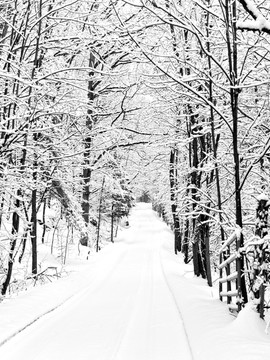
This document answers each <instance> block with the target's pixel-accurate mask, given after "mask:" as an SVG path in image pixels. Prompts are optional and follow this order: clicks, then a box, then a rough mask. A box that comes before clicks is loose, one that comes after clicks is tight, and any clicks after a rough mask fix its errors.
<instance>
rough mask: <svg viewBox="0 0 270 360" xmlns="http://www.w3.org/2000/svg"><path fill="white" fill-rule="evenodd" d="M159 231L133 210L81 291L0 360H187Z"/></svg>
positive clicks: (143, 212)
mask: <svg viewBox="0 0 270 360" xmlns="http://www.w3.org/2000/svg"><path fill="white" fill-rule="evenodd" d="M162 230H163V231H164V224H163V223H161V222H160V221H158V220H157V218H156V216H155V215H154V214H153V212H152V211H151V210H150V211H149V209H148V208H147V207H146V208H144V207H140V208H139V209H137V211H135V214H134V215H133V217H132V223H131V228H130V230H127V231H125V236H124V237H123V238H122V240H121V239H120V241H119V243H118V244H117V251H114V252H111V251H106V249H105V250H103V252H104V254H103V256H100V258H99V264H98V265H97V267H96V269H95V271H96V273H95V277H94V278H93V281H92V282H91V283H89V284H86V287H85V290H84V291H83V292H79V293H78V294H77V296H75V297H73V298H72V299H70V300H69V301H67V302H66V303H65V304H64V305H62V306H60V307H59V308H58V309H56V310H55V311H53V312H51V313H49V314H47V315H45V316H43V317H42V318H41V319H39V320H38V321H37V322H35V323H34V324H32V325H31V326H29V327H28V328H26V329H25V330H24V331H22V332H21V333H20V334H18V335H17V336H15V337H14V338H13V339H12V340H10V341H8V342H7V343H6V344H5V345H4V346H3V347H2V349H1V352H0V354H1V359H16V360H17V359H27V360H34V359H35V360H36V359H39V360H41V359H42V360H43V359H44V360H54V359H55V360H59V359H65V360H66V359H72V360H74V359H76V360H79V359H93V360H95V359H96V360H120V359H121V360H133V359H134V360H135V359H136V360H150V359H153V360H154V359H156V360H157V359H162V360H164V359H166V360H174V359H175V360H176V359H177V360H179V359H185V360H189V359H192V353H191V350H190V344H189V341H188V337H187V335H186V331H185V327H184V324H183V320H182V318H181V314H180V313H179V309H178V308H177V306H176V304H175V302H174V299H173V296H172V294H171V292H170V290H169V287H168V285H167V283H166V279H165V277H164V273H163V268H162V263H161V259H160V248H161V243H162V240H163V235H164V234H163V232H162ZM2 352H4V353H3V354H2Z"/></svg>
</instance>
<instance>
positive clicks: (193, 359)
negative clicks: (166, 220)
mask: <svg viewBox="0 0 270 360" xmlns="http://www.w3.org/2000/svg"><path fill="white" fill-rule="evenodd" d="M160 252H161V248H159V262H160V267H161V272H162V275H163V278H164V281H165V283H166V285H167V288H168V290H169V293H170V294H171V297H172V299H173V302H174V304H175V307H176V309H177V312H178V314H179V316H180V320H181V323H182V326H183V330H184V333H185V335H186V340H187V344H188V348H189V351H190V354H191V358H192V360H195V357H194V353H193V350H192V346H191V343H190V340H189V335H188V332H187V329H186V326H185V321H184V317H183V314H182V311H181V309H180V307H179V305H178V302H177V299H176V297H175V295H174V293H173V291H172V289H171V287H170V284H169V282H168V280H167V277H166V274H165V270H164V265H163V262H162V259H161V254H160Z"/></svg>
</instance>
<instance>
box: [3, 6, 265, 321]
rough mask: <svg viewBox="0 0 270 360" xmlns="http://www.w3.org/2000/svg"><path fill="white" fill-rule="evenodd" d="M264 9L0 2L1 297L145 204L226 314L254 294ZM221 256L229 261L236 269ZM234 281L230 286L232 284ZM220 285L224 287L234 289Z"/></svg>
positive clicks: (260, 248) (261, 306)
mask: <svg viewBox="0 0 270 360" xmlns="http://www.w3.org/2000/svg"><path fill="white" fill-rule="evenodd" d="M269 10H270V2H269V0H265V1H258V0H256V1H252V0H238V1H237V0H192V1H187V0H133V1H131V0H130V1H125V0H102V1H101V0H23V1H18V0H4V1H3V0H2V1H0V17H1V23H0V91H1V97H0V109H1V110H0V142H1V147H0V284H1V285H0V286H1V298H4V297H5V296H6V294H8V293H10V292H12V291H13V289H20V288H24V287H25V286H27V284H28V283H30V282H33V279H34V281H36V280H37V279H38V277H39V275H40V274H41V273H43V271H45V270H46V269H45V270H44V268H42V266H41V258H40V257H39V256H40V254H42V252H44V249H46V251H48V252H49V253H51V254H52V255H54V256H55V257H57V258H58V260H59V261H60V262H61V264H65V262H66V259H67V257H68V254H69V251H71V250H69V249H71V248H76V249H77V248H79V249H80V248H87V249H89V252H92V251H95V252H98V251H99V250H101V249H102V248H103V246H104V244H106V243H107V242H114V238H115V236H116V233H117V229H118V225H119V223H121V222H126V223H127V224H128V220H127V219H128V215H129V212H130V210H131V209H132V207H133V206H134V205H135V202H136V201H144V202H151V203H152V205H153V208H154V210H156V211H157V213H158V214H159V215H160V216H161V217H162V218H163V219H164V221H165V222H166V223H167V224H168V226H169V227H170V228H171V229H172V231H173V232H174V238H175V244H174V250H173V251H174V252H175V253H176V254H177V253H182V254H183V256H184V260H185V263H187V264H188V263H190V262H192V264H193V270H194V274H195V275H196V276H198V277H202V278H205V279H206V281H207V283H208V285H209V286H212V285H213V278H212V276H213V272H220V277H221V278H222V276H223V275H224V274H223V273H224V271H225V277H223V280H222V281H221V284H222V283H225V284H227V289H226V291H225V290H224V289H223V290H222V286H221V287H220V294H221V299H223V301H225V300H226V299H227V302H228V304H229V305H231V306H230V309H231V310H232V311H235V310H237V311H240V310H241V308H242V307H243V306H244V304H245V303H246V302H247V301H248V298H250V297H248V294H251V299H252V300H255V302H256V304H257V306H258V311H259V312H260V316H261V317H262V318H263V317H264V311H265V308H267V306H268V305H267V304H268V301H267V300H269V294H268V291H269V257H270V248H269V244H270V238H269V236H268V208H269V205H270V202H269V200H268V196H269V181H270V177H269V170H270V126H269V121H268V119H269V112H270V107H269V106H270V105H269V91H270V87H269V84H270V83H269V77H270V52H269V51H270V48H269V41H270V37H269V36H270V19H269ZM231 261H235V264H234V263H232V262H231ZM231 280H236V285H234V284H231ZM234 286H236V287H235V288H234Z"/></svg>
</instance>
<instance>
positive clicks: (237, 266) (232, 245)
mask: <svg viewBox="0 0 270 360" xmlns="http://www.w3.org/2000/svg"><path fill="white" fill-rule="evenodd" d="M240 236H241V233H240V234H239V231H238V230H236V231H234V232H233V233H232V235H231V236H230V237H229V238H228V239H227V240H226V241H225V242H224V244H223V245H222V246H221V248H220V251H219V256H220V264H219V266H218V269H219V271H220V279H219V296H220V300H221V301H223V298H224V297H226V298H227V304H228V307H229V310H230V311H231V312H234V313H235V312H239V311H240V310H241V308H242V299H241V298H242V296H241V295H242V291H241V263H240V258H241V253H240V251H239V249H240ZM224 285H226V289H224V287H225V286H224ZM233 299H234V301H233Z"/></svg>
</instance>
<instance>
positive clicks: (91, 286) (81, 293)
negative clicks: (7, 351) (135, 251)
mask: <svg viewBox="0 0 270 360" xmlns="http://www.w3.org/2000/svg"><path fill="white" fill-rule="evenodd" d="M123 253H124V251H123V250H122V252H119V253H118V254H117V255H118V257H117V259H116V260H115V262H114V263H113V264H112V267H110V270H108V271H107V274H106V276H104V278H103V279H102V282H100V281H97V280H96V279H95V278H94V279H93V282H90V284H89V285H87V287H86V288H83V289H82V290H79V292H77V293H75V294H72V295H71V296H68V297H67V298H65V299H64V300H63V301H61V302H60V303H58V304H57V305H56V306H54V307H51V308H50V309H48V310H46V311H45V312H42V313H41V314H40V315H38V316H36V317H35V318H34V319H32V320H31V321H28V322H27V323H26V324H25V325H24V326H22V327H20V328H19V329H17V330H16V331H14V332H13V333H12V334H11V335H9V336H8V337H6V338H5V339H4V340H2V341H1V342H0V348H1V347H2V346H3V345H5V344H6V343H7V342H9V341H10V340H12V339H14V338H15V337H16V336H17V335H19V334H20V333H22V332H23V331H24V330H26V329H28V328H29V327H30V326H32V325H33V324H35V323H36V322H37V321H39V320H41V319H42V318H44V317H45V316H46V315H49V314H50V313H52V312H54V311H56V310H57V309H59V308H61V307H62V306H64V305H67V304H68V303H69V302H70V301H71V300H75V299H76V298H82V297H84V296H85V295H87V293H88V292H89V291H90V290H92V291H93V289H95V290H96V289H98V288H99V287H101V285H102V284H103V283H104V282H105V281H107V279H108V278H109V277H111V275H112V272H115V271H116V269H117V268H118V267H119V266H120V264H121V263H122V262H123V261H124V256H123ZM119 258H120V260H119ZM95 282H96V284H95Z"/></svg>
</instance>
